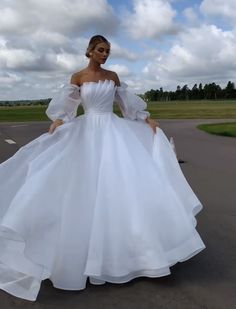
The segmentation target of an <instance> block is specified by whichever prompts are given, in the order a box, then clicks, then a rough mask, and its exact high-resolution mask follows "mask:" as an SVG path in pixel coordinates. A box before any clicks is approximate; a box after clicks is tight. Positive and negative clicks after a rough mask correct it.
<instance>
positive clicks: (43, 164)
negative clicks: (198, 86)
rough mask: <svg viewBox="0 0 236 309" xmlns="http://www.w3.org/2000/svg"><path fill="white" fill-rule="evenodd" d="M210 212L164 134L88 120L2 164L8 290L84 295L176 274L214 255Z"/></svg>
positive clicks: (2, 259) (1, 267) (2, 252)
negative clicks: (205, 222)
mask: <svg viewBox="0 0 236 309" xmlns="http://www.w3.org/2000/svg"><path fill="white" fill-rule="evenodd" d="M201 209H202V205H201V203H200V201H199V200H198V198H197V197H196V195H195V194H194V192H193V191H192V189H191V187H190V186H189V184H188V182H187V181H186V179H185V177H184V175H183V174H182V171H181V169H180V167H179V164H178V161H177V159H176V156H175V154H174V152H173V150H172V148H171V145H170V143H169V141H168V139H167V137H166V136H165V134H164V132H163V131H162V130H161V128H158V129H157V133H156V134H154V133H153V131H152V129H151V128H150V126H149V125H148V124H147V123H145V122H144V121H132V120H128V119H124V118H120V117H118V116H117V115H116V114H114V113H110V112H107V113H105V112H104V113H101V114H99V113H86V114H83V115H81V116H79V117H77V118H75V119H73V120H72V121H71V122H68V123H65V124H63V125H62V126H59V127H57V129H56V130H55V131H54V133H53V134H49V133H44V134H42V135H41V136H39V137H38V138H36V139H35V140H33V141H32V142H30V143H28V144H27V145H25V146H23V147H21V148H20V149H19V150H18V151H17V152H16V153H15V155H14V156H12V157H11V158H9V159H8V160H7V161H5V162H3V163H2V164H1V165H0V288H1V289H3V290H5V291H7V292H9V293H11V294H13V295H15V296H17V297H21V298H25V299H28V300H35V299H36V298H37V295H38V292H39V289H40V285H41V282H42V280H44V279H47V278H49V279H50V280H51V281H52V283H53V285H54V286H55V287H57V288H61V289H68V290H81V289H84V288H85V287H86V281H87V279H88V277H89V279H90V282H91V283H94V284H101V283H104V282H105V281H108V282H113V283H123V282H127V281H129V280H131V279H133V278H135V277H139V276H148V277H159V276H165V275H168V274H170V266H172V265H174V264H175V263H177V262H179V261H184V260H186V259H189V258H190V257H192V256H193V255H195V254H197V253H198V252H200V251H201V250H202V249H204V248H205V245H204V243H203V241H202V240H201V238H200V236H199V234H198V232H197V231H196V229H195V227H196V218H195V215H196V214H197V213H198V212H199V211H200V210H201Z"/></svg>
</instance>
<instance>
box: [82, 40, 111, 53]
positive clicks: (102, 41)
mask: <svg viewBox="0 0 236 309" xmlns="http://www.w3.org/2000/svg"><path fill="white" fill-rule="evenodd" d="M99 43H106V44H108V45H109V46H110V45H111V43H110V42H109V41H108V40H107V39H106V38H105V37H104V36H102V35H94V36H93V37H91V39H90V41H89V44H88V47H87V50H86V54H85V55H86V57H88V58H90V55H89V53H90V52H91V50H94V48H95V47H96V45H97V44H99Z"/></svg>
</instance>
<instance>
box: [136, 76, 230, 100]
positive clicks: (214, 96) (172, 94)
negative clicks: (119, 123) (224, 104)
mask: <svg viewBox="0 0 236 309" xmlns="http://www.w3.org/2000/svg"><path fill="white" fill-rule="evenodd" d="M142 97H143V98H144V99H145V100H147V101H175V100H180V101H183V100H186V101H187V100H219V99H221V100H222V99H223V100H225V99H236V89H235V84H234V83H233V82H231V81H229V82H228V83H227V85H226V87H225V88H221V86H220V85H217V84H216V83H209V84H205V85H204V86H203V85H202V83H200V84H199V85H197V84H195V85H194V86H193V87H192V89H190V88H189V87H188V85H184V86H183V87H180V86H179V85H178V86H177V88H176V90H175V91H164V90H163V88H162V87H161V88H160V89H156V90H154V89H151V90H149V91H147V92H145V93H144V94H143V95H142Z"/></svg>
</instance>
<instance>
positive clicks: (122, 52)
mask: <svg viewBox="0 0 236 309" xmlns="http://www.w3.org/2000/svg"><path fill="white" fill-rule="evenodd" d="M111 57H112V58H123V59H127V60H130V61H135V60H137V59H138V55H137V54H135V53H133V52H132V51H130V50H128V49H126V48H122V47H120V46H119V45H118V44H117V43H115V42H113V41H112V42H111Z"/></svg>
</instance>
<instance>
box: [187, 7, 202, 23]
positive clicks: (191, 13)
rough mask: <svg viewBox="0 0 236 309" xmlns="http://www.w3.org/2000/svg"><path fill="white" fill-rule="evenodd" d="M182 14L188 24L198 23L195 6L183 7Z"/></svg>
mask: <svg viewBox="0 0 236 309" xmlns="http://www.w3.org/2000/svg"><path fill="white" fill-rule="evenodd" d="M183 14H184V16H185V18H186V19H187V21H188V23H189V24H190V25H197V24H199V23H200V20H199V16H198V14H197V11H196V8H193V7H188V8H186V9H184V11H183Z"/></svg>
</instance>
